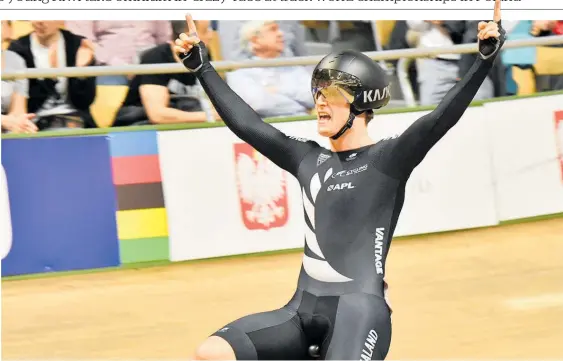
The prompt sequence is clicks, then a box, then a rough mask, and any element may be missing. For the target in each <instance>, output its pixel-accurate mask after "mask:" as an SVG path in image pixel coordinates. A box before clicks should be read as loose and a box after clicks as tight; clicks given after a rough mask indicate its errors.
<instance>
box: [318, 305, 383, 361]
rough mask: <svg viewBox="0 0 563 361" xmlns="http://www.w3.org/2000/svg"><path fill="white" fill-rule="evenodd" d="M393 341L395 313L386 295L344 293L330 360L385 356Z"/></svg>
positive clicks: (327, 353)
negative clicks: (392, 329)
mask: <svg viewBox="0 0 563 361" xmlns="http://www.w3.org/2000/svg"><path fill="white" fill-rule="evenodd" d="M390 344H391V315H390V310H389V307H388V306H387V303H386V302H385V300H383V299H382V298H379V297H376V296H372V295H368V294H350V295H344V296H341V297H340V301H339V303H338V309H337V311H336V317H335V320H334V325H333V330H332V335H331V338H330V340H329V341H328V342H327V343H326V344H325V345H323V349H324V350H326V351H325V352H323V353H324V354H325V359H326V360H383V359H385V357H386V356H387V353H388V352H389V346H390Z"/></svg>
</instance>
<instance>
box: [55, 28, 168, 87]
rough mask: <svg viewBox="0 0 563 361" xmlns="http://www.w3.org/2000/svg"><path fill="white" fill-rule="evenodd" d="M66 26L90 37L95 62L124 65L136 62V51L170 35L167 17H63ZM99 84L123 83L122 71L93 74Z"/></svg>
mask: <svg viewBox="0 0 563 361" xmlns="http://www.w3.org/2000/svg"><path fill="white" fill-rule="evenodd" d="M66 28H67V29H68V30H69V31H72V32H73V33H75V34H78V35H81V36H84V37H85V38H87V39H90V40H91V41H92V42H93V43H94V45H95V49H96V50H95V55H96V59H97V65H108V66H118V65H128V64H134V63H136V60H137V56H138V54H139V53H140V52H141V51H143V50H147V49H149V48H152V47H154V46H156V45H158V44H161V43H165V42H166V41H168V40H170V38H171V36H172V29H171V27H170V22H169V21H160V20H159V21H138V20H137V21H134V20H132V21H128V20H124V21H112V20H102V21H89V20H87V21H86V20H79V21H66ZM97 83H98V84H100V85H127V83H128V78H127V76H124V75H108V76H100V77H98V78H97Z"/></svg>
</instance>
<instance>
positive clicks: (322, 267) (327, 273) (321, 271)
mask: <svg viewBox="0 0 563 361" xmlns="http://www.w3.org/2000/svg"><path fill="white" fill-rule="evenodd" d="M331 175H332V168H330V169H329V170H328V171H327V172H326V173H325V175H324V179H323V181H322V183H325V182H326V181H327V179H329V178H330V176H331ZM322 183H321V180H320V177H319V174H318V173H315V175H314V176H313V177H312V178H311V182H310V184H309V193H310V194H311V199H309V197H307V193H306V192H305V188H302V194H303V206H304V208H305V216H306V217H307V219H308V220H309V223H310V224H311V227H309V225H308V224H306V226H305V242H306V243H307V247H309V249H310V250H311V252H313V253H314V254H315V255H317V256H318V257H319V258H321V259H320V260H319V259H315V258H311V257H309V256H307V255H306V254H303V268H304V269H305V272H307V274H308V275H309V276H310V277H312V278H314V279H316V280H318V281H322V282H349V281H352V279H351V278H348V277H346V276H344V275H342V274H340V273H338V271H336V270H335V269H334V268H332V266H331V265H330V264H329V263H328V262H327V261H326V258H325V256H324V254H323V252H322V251H321V247H320V246H319V241H318V240H317V235H316V233H315V228H316V223H315V204H316V200H317V195H318V194H319V191H320V190H321V187H322Z"/></svg>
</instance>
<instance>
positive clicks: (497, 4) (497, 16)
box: [493, 0, 501, 23]
mask: <svg viewBox="0 0 563 361" xmlns="http://www.w3.org/2000/svg"><path fill="white" fill-rule="evenodd" d="M500 2H501V0H495V15H494V17H493V20H494V21H495V23H498V22H499V21H500Z"/></svg>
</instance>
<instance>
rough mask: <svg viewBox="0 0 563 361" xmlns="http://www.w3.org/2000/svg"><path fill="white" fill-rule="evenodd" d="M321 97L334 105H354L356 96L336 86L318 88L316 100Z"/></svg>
mask: <svg viewBox="0 0 563 361" xmlns="http://www.w3.org/2000/svg"><path fill="white" fill-rule="evenodd" d="M321 95H322V96H323V98H324V99H325V100H326V101H327V102H329V103H334V104H341V103H352V102H353V101H354V96H353V95H352V94H350V92H349V91H346V90H345V89H344V88H342V87H339V86H336V85H330V86H327V87H323V88H317V89H316V90H315V100H318V99H319V97H320V96H321Z"/></svg>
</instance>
